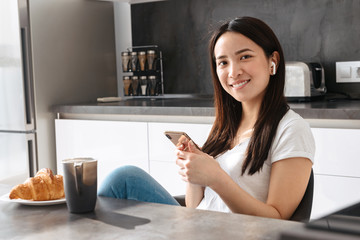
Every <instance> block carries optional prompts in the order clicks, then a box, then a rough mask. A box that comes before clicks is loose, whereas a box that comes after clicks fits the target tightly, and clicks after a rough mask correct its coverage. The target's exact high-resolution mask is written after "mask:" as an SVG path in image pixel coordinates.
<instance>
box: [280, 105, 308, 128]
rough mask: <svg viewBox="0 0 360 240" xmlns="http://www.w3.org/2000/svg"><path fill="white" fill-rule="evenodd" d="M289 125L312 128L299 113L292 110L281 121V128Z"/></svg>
mask: <svg viewBox="0 0 360 240" xmlns="http://www.w3.org/2000/svg"><path fill="white" fill-rule="evenodd" d="M288 125H302V126H305V127H310V126H309V123H308V122H307V121H305V119H304V118H302V117H301V116H300V115H299V114H298V113H296V112H294V111H293V110H292V109H289V110H288V111H287V112H286V113H285V115H284V116H283V118H282V119H281V120H280V123H279V126H283V127H285V126H288Z"/></svg>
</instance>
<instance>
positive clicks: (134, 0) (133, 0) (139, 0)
mask: <svg viewBox="0 0 360 240" xmlns="http://www.w3.org/2000/svg"><path fill="white" fill-rule="evenodd" d="M98 1H107V2H122V3H129V4H137V3H149V2H160V1H166V0H98Z"/></svg>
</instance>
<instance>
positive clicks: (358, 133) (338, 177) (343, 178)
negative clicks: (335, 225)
mask: <svg viewBox="0 0 360 240" xmlns="http://www.w3.org/2000/svg"><path fill="white" fill-rule="evenodd" d="M312 132H313V135H314V138H315V144H316V154H315V163H314V175H315V178H314V199H313V208H312V214H311V219H316V218H319V217H321V216H324V215H326V214H329V213H331V212H334V211H337V210H339V209H341V208H344V207H347V206H349V205H350V204H352V203H356V202H360V191H359V190H358V189H359V186H360V148H359V139H360V129H335V128H312Z"/></svg>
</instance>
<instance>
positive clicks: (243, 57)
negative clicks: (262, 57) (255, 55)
mask: <svg viewBox="0 0 360 240" xmlns="http://www.w3.org/2000/svg"><path fill="white" fill-rule="evenodd" d="M248 58H251V56H250V55H244V56H242V57H241V58H240V60H245V59H248Z"/></svg>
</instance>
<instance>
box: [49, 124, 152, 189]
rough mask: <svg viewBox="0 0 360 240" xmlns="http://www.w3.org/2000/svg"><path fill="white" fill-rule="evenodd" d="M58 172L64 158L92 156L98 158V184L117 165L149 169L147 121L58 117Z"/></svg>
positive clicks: (60, 170)
mask: <svg viewBox="0 0 360 240" xmlns="http://www.w3.org/2000/svg"><path fill="white" fill-rule="evenodd" d="M55 131H56V159H57V172H58V173H60V174H62V172H63V169H62V165H61V160H63V159H68V158H76V157H92V158H95V159H97V160H98V185H99V184H101V182H102V181H103V179H104V178H105V177H106V176H107V175H108V174H109V173H110V172H111V171H112V170H114V169H115V168H117V167H119V166H122V165H135V166H138V167H140V168H142V169H144V170H145V171H147V172H149V161H148V141H147V123H144V122H120V121H95V120H67V119H59V120H55Z"/></svg>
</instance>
